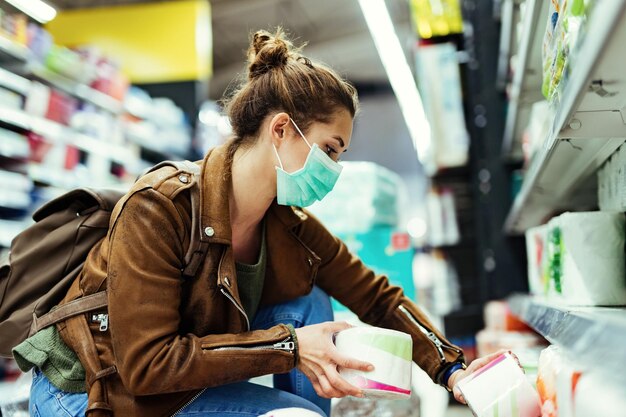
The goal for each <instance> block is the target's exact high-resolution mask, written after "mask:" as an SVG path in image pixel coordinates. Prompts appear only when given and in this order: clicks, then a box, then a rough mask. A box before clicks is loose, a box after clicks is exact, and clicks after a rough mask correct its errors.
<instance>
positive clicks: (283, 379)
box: [30, 287, 333, 417]
mask: <svg viewBox="0 0 626 417" xmlns="http://www.w3.org/2000/svg"><path fill="white" fill-rule="evenodd" d="M332 319H333V312H332V308H331V305H330V299H329V297H328V296H327V295H326V294H325V293H324V292H323V291H322V290H320V289H319V288H317V287H314V288H313V291H311V294H309V295H307V296H305V297H300V298H298V299H295V300H293V301H288V302H286V303H282V304H276V305H273V306H268V307H265V308H262V309H260V310H259V311H258V312H257V314H256V317H255V318H254V321H253V323H252V329H253V330H257V329H267V328H270V327H272V326H275V325H276V324H279V323H283V324H291V325H293V326H294V327H296V328H297V327H302V326H306V325H310V324H316V323H322V322H325V321H331V320H332ZM289 407H299V408H305V409H308V410H311V411H315V412H317V413H319V414H320V415H323V416H329V415H330V400H329V399H326V398H321V397H319V396H318V395H317V394H316V393H315V390H314V389H313V386H312V385H311V382H310V381H309V380H308V378H307V377H306V376H305V375H304V374H302V372H300V371H298V370H296V369H294V370H292V371H291V372H289V373H287V374H280V375H274V388H268V387H264V386H261V385H257V384H253V383H250V382H238V383H234V384H228V385H222V386H219V387H215V388H209V389H206V390H205V391H204V392H203V393H202V394H201V395H200V396H199V397H198V398H196V399H195V400H194V401H193V402H192V403H191V404H189V405H188V406H187V407H185V408H184V409H183V410H181V411H180V414H178V415H179V416H193V417H202V416H205V415H206V416H221V415H225V416H228V417H250V416H258V415H261V414H264V413H266V412H268V411H270V410H274V409H279V408H289ZM86 408H87V394H86V393H69V392H65V391H61V390H59V389H58V388H56V387H55V386H54V385H52V384H51V383H50V381H49V380H48V379H47V378H46V377H45V376H44V375H43V374H42V373H41V372H40V371H39V370H37V369H35V372H34V375H33V384H32V386H31V391H30V410H31V412H30V414H31V416H34V417H47V416H55V417H56V416H62V417H78V416H83V415H84V413H85V409H86Z"/></svg>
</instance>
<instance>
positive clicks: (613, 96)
mask: <svg viewBox="0 0 626 417" xmlns="http://www.w3.org/2000/svg"><path fill="white" fill-rule="evenodd" d="M543 3H547V2H543ZM624 44H626V1H624V0H602V1H598V2H596V4H595V5H594V8H593V11H592V15H591V17H590V20H589V22H588V29H587V31H586V36H585V38H584V41H583V43H582V45H581V47H580V50H579V51H578V53H577V54H576V57H575V60H574V61H573V64H572V69H571V73H570V77H569V80H567V81H566V82H567V84H566V85H565V89H564V91H563V94H562V96H561V99H560V102H559V103H558V105H557V108H556V117H555V119H554V123H553V126H552V129H551V132H550V133H549V136H548V138H547V139H546V141H545V143H544V146H543V148H542V149H541V150H540V151H539V152H537V155H535V157H534V159H533V160H532V161H531V164H530V168H529V170H528V172H527V173H526V176H525V178H524V183H523V185H522V190H521V192H520V193H519V195H518V196H517V198H516V199H515V202H514V204H513V207H512V209H511V211H510V213H509V216H508V218H507V220H506V223H505V230H506V232H507V233H509V234H521V233H523V232H524V231H526V230H527V229H528V228H530V227H532V226H536V225H538V224H541V223H542V222H543V221H545V220H546V219H547V218H549V217H550V216H551V215H552V214H554V213H556V212H559V211H562V210H580V209H590V208H594V207H595V206H596V205H597V204H596V203H597V196H596V194H595V193H596V192H597V191H596V186H595V184H596V180H595V176H594V175H593V174H594V173H595V172H596V171H597V169H598V168H599V167H600V166H601V165H602V163H603V162H604V161H606V159H607V158H608V157H609V156H610V155H611V154H612V153H613V152H615V150H616V149H617V148H618V147H619V146H620V145H621V144H622V143H624V142H625V141H626V124H625V121H626V108H625V107H624V106H625V104H626V73H625V72H624V67H625V64H626V62H625V61H624V58H623V57H624Z"/></svg>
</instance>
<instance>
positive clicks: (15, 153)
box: [0, 128, 30, 160]
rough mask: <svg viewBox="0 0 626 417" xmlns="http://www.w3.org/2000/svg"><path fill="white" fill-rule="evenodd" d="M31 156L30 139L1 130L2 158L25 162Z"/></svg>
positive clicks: (0, 152) (0, 147)
mask: <svg viewBox="0 0 626 417" xmlns="http://www.w3.org/2000/svg"><path fill="white" fill-rule="evenodd" d="M29 155H30V149H29V146H28V139H26V137H24V135H20V134H19V133H15V132H12V131H10V130H7V129H3V128H0V156H1V157H4V158H12V159H19V160H25V159H28V157H29Z"/></svg>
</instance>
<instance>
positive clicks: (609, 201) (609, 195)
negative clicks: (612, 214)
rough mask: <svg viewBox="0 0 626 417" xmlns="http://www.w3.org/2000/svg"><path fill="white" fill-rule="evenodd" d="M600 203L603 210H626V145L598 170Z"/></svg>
mask: <svg viewBox="0 0 626 417" xmlns="http://www.w3.org/2000/svg"><path fill="white" fill-rule="evenodd" d="M598 204H599V205H600V210H602V211H626V146H620V148H619V149H618V150H617V151H615V153H614V154H613V155H612V156H611V158H609V159H608V160H607V161H606V162H605V163H604V165H603V166H602V167H601V168H600V169H599V170H598Z"/></svg>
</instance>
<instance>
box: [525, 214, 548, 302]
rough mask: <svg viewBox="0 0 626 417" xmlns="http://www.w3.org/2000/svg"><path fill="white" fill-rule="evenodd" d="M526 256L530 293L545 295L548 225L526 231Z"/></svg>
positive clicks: (546, 285)
mask: <svg viewBox="0 0 626 417" xmlns="http://www.w3.org/2000/svg"><path fill="white" fill-rule="evenodd" d="M526 256H527V258H528V287H529V290H530V293H531V294H534V295H545V294H546V293H547V288H548V225H542V226H537V227H532V228H530V229H528V230H527V231H526Z"/></svg>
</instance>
